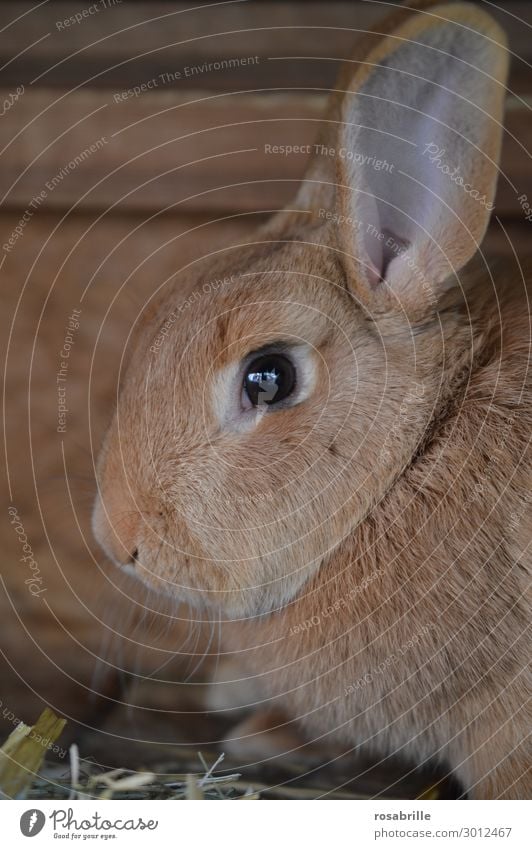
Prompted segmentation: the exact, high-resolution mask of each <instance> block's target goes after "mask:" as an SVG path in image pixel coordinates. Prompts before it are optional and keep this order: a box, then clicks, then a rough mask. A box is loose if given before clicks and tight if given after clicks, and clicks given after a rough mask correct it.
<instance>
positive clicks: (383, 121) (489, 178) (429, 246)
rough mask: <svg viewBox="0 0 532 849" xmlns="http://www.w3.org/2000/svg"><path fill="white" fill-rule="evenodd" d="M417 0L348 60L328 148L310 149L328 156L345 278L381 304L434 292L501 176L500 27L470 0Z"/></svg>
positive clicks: (465, 253) (408, 301) (477, 229)
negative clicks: (425, 0)
mask: <svg viewBox="0 0 532 849" xmlns="http://www.w3.org/2000/svg"><path fill="white" fill-rule="evenodd" d="M418 6H425V8H421V9H419V10H418V9H416V10H412V9H408V10H404V11H402V12H400V13H399V15H398V16H397V15H396V16H395V17H394V18H391V19H389V20H388V21H385V22H384V25H381V27H378V28H377V29H378V30H379V34H377V33H376V32H375V33H373V34H372V35H371V36H370V37H369V38H367V39H366V44H367V45H369V49H368V50H367V52H365V53H364V55H363V56H360V54H359V55H358V56H357V58H356V59H355V60H353V62H351V63H349V62H348V63H346V65H345V66H344V70H343V73H342V75H341V77H340V85H339V86H338V88H340V89H341V90H342V92H341V93H339V94H338V95H337V97H338V100H337V102H336V106H335V109H333V112H332V115H333V120H332V121H331V125H334V126H335V129H333V130H332V131H331V135H330V136H329V139H330V142H331V148H330V150H329V152H328V154H327V153H325V152H324V151H321V154H320V153H318V157H317V158H318V159H319V158H320V155H321V156H323V155H325V156H329V157H331V156H332V158H333V159H334V161H335V163H336V173H335V175H334V182H335V183H336V186H337V188H336V191H335V197H336V200H335V203H336V209H335V220H336V221H337V222H338V224H339V238H340V248H341V251H342V252H343V258H344V262H345V263H346V266H347V271H348V273H347V277H348V279H349V281H350V285H352V287H353V289H354V291H355V294H356V295H357V296H358V297H360V298H363V299H364V300H365V302H366V303H367V304H368V306H370V307H375V308H376V309H378V310H379V311H380V310H381V309H383V308H387V307H392V305H393V304H395V307H396V308H397V306H400V307H402V308H406V309H407V311H408V307H409V306H415V308H417V307H418V306H419V303H420V298H421V299H424V300H426V297H429V298H430V297H431V296H433V297H434V298H435V299H436V300H437V296H438V292H439V291H441V289H442V288H444V287H445V286H448V285H449V284H450V283H451V282H452V280H453V279H455V278H454V275H455V272H457V271H459V270H460V268H462V266H463V265H464V264H465V263H466V262H467V261H468V260H469V259H470V258H471V257H472V256H473V254H474V253H475V251H476V250H477V248H478V246H479V243H480V241H481V239H482V237H483V235H484V232H485V230H486V227H487V224H488V221H489V217H490V212H491V210H492V208H493V200H494V195H495V187H496V180H497V172H498V161H499V153H500V146H501V138H502V116H503V105H504V94H505V80H506V75H507V55H508V54H507V49H506V42H505V36H504V33H503V32H502V31H501V30H500V28H499V27H498V25H497V24H496V23H495V22H494V21H493V19H492V18H491V17H490V16H489V15H487V14H485V13H484V12H483V11H481V10H480V9H478V8H477V7H475V6H472V5H468V4H463V3H448V4H447V3H435V4H434V3H425V4H418ZM390 21H391V24H390ZM396 21H397V22H398V23H397V24H396V23H395V22H396ZM383 32H384V35H383V34H382V33H383ZM335 113H336V115H335ZM334 118H336V120H334ZM336 216H337V217H336Z"/></svg>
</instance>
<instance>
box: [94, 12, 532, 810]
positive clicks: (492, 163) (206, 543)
mask: <svg viewBox="0 0 532 849" xmlns="http://www.w3.org/2000/svg"><path fill="white" fill-rule="evenodd" d="M506 73H507V51H506V47H505V39H504V35H503V33H502V32H501V31H500V29H499V27H498V26H497V25H496V24H495V23H494V22H493V20H492V19H491V18H490V17H489V16H488V15H486V14H485V13H484V12H483V11H480V10H479V9H478V8H476V7H473V6H471V5H468V4H462V3H451V4H446V3H440V4H438V3H430V2H429V3H417V4H415V5H412V6H411V7H409V8H404V9H401V10H400V11H398V12H396V13H395V14H394V15H393V16H392V17H390V18H389V19H387V20H386V21H385V22H384V23H382V24H381V25H380V26H379V27H378V31H375V32H374V33H370V34H368V35H367V37H365V39H364V40H363V41H362V42H361V43H360V45H359V47H358V49H357V53H356V55H355V56H354V57H353V59H352V60H351V61H349V62H347V63H346V64H345V67H344V69H343V71H342V74H341V76H340V80H339V83H338V85H337V93H336V94H335V96H334V99H333V100H332V103H331V106H330V110H329V112H328V114H327V118H326V120H325V122H324V126H325V130H324V132H323V133H322V135H321V138H320V140H319V142H318V143H317V144H316V146H315V154H316V155H315V157H314V160H313V162H312V165H311V167H310V170H309V171H308V173H307V176H306V179H305V181H304V183H303V185H302V187H301V190H300V192H299V194H298V197H297V199H296V201H295V203H294V204H293V205H292V207H291V208H290V209H287V210H285V211H283V212H281V213H279V214H277V215H276V216H275V217H274V219H273V220H272V221H271V222H270V224H269V225H268V226H267V227H265V228H263V229H262V231H260V232H259V233H257V235H256V238H255V240H254V241H253V242H252V243H251V244H248V245H246V246H243V247H240V248H239V249H235V248H232V249H231V250H230V251H227V254H226V255H224V254H223V252H222V253H220V254H218V255H217V256H216V259H215V260H213V259H212V258H211V259H210V260H209V261H208V262H207V261H206V262H205V264H203V265H201V264H200V265H199V266H198V267H197V269H196V271H195V272H194V273H195V283H194V285H193V286H192V290H193V296H191V297H189V298H187V299H186V300H185V299H184V298H183V296H182V295H180V290H179V286H180V285H181V283H180V282H179V281H178V282H177V283H173V284H172V287H171V288H169V289H168V290H166V289H165V290H164V291H163V292H162V293H161V298H160V301H159V302H158V304H157V305H156V306H155V307H153V308H152V309H150V311H149V314H148V313H147V314H146V317H145V320H144V323H143V326H142V327H141V329H140V331H139V334H138V337H137V340H136V348H135V351H134V353H133V355H132V359H131V362H130V365H129V368H128V371H127V374H126V377H125V380H124V383H123V387H122V390H121V395H120V399H119V402H118V407H117V412H116V415H115V418H114V421H113V423H112V425H111V428H110V430H109V432H108V435H107V438H106V441H105V444H104V447H103V450H102V453H101V457H100V463H99V488H100V497H99V499H98V502H97V504H96V507H95V513H94V528H95V533H96V535H97V537H98V539H99V540H100V542H101V544H102V545H103V546H104V547H105V549H106V550H107V551H108V552H109V554H110V555H111V556H112V557H114V559H115V560H116V561H118V563H120V564H121V565H123V566H125V567H126V568H127V569H128V571H133V572H134V573H136V574H137V575H138V576H139V577H141V578H142V579H143V580H144V581H145V582H146V583H147V584H148V585H149V586H150V587H152V588H155V589H159V590H161V591H163V592H164V593H169V594H171V595H172V596H174V597H175V598H177V599H180V600H186V601H188V602H190V603H191V604H193V605H195V606H196V607H198V608H200V609H209V610H211V611H214V612H215V615H217V616H219V617H220V618H221V619H222V620H224V622H225V624H224V628H225V630H226V642H225V645H226V648H227V650H228V651H230V652H237V653H238V654H237V655H236V656H238V657H240V656H241V657H242V659H243V663H244V667H245V668H247V670H248V672H247V674H248V675H251V676H255V677H256V681H257V682H258V683H259V684H260V686H261V692H262V693H263V696H262V698H264V699H265V700H272V703H275V705H278V704H282V705H283V706H284V708H285V709H286V711H287V712H288V714H289V715H290V716H292V717H294V718H297V719H298V720H300V722H301V723H302V724H303V727H304V728H306V730H307V733H308V734H309V735H310V736H311V737H313V738H315V739H321V738H325V737H326V738H327V739H328V740H330V741H335V742H336V743H337V744H339V745H340V746H342V747H347V748H350V747H355V746H365V747H368V748H369V749H371V750H373V751H376V752H380V753H383V754H386V753H392V752H396V753H399V754H403V755H405V756H407V757H409V758H412V759H413V760H414V761H415V762H416V763H418V764H422V763H424V762H426V761H428V760H435V761H440V762H442V763H445V764H448V765H449V767H450V768H451V769H452V770H454V771H455V774H456V775H457V777H458V778H459V779H460V780H461V782H462V784H463V786H464V788H465V790H466V792H467V793H468V794H470V795H471V796H473V797H477V798H502V797H506V798H523V797H526V796H527V795H528V794H529V793H530V789H531V787H530V781H529V773H528V766H529V752H528V751H527V749H526V736H527V732H528V726H529V719H530V714H529V712H528V709H527V702H528V698H529V694H530V678H529V675H528V672H527V662H528V649H529V642H528V638H527V626H528V622H529V616H528V606H527V598H526V592H527V587H528V583H527V582H528V572H529V567H530V563H531V554H530V552H529V550H528V545H529V541H530V537H531V530H532V523H531V519H530V509H529V507H530V500H531V463H530V455H529V454H527V453H526V452H527V447H528V441H529V436H530V429H531V423H532V410H531V404H530V401H531V396H530V378H529V376H528V371H527V369H528V364H529V347H530V324H529V313H528V301H527V288H526V282H525V279H524V278H523V277H522V276H519V275H518V274H517V275H515V278H514V279H510V278H509V276H508V275H507V274H506V276H505V275H504V274H503V272H502V271H500V270H494V269H493V267H492V268H490V267H488V266H487V264H486V262H485V259H484V257H483V254H482V252H481V250H480V249H479V244H480V242H481V240H482V237H483V235H484V232H485V229H486V227H487V224H488V220H489V216H490V212H491V210H492V208H493V199H494V193H495V186H496V180H497V171H498V158H499V150H500V144H501V135H502V124H501V122H502V112H503V102H504V94H505V79H506ZM189 273H190V270H189Z"/></svg>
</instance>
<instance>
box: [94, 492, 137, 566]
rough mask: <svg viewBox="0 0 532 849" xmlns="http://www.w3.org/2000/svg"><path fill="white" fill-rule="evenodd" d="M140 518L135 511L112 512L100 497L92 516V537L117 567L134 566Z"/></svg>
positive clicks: (118, 510) (117, 510)
mask: <svg viewBox="0 0 532 849" xmlns="http://www.w3.org/2000/svg"><path fill="white" fill-rule="evenodd" d="M140 523H141V516H140V513H139V512H138V511H137V510H124V509H122V510H120V509H116V510H112V509H111V508H110V507H109V506H106V505H105V504H104V502H103V500H102V498H101V497H100V496H98V497H97V499H96V504H95V505H94V512H93V516H92V527H93V532H94V536H95V537H96V539H97V541H98V542H99V544H100V545H101V547H102V548H103V550H104V551H105V553H106V554H107V555H108V557H110V558H111V560H114V562H115V563H116V564H117V565H118V566H134V565H135V564H136V561H137V559H138V534H139V528H140Z"/></svg>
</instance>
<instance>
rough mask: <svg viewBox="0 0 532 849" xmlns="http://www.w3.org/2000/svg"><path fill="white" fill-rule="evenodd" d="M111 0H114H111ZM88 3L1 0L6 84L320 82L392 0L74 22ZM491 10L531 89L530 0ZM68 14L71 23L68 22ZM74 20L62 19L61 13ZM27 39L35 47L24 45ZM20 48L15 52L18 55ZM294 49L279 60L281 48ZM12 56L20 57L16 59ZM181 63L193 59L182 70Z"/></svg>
mask: <svg viewBox="0 0 532 849" xmlns="http://www.w3.org/2000/svg"><path fill="white" fill-rule="evenodd" d="M107 2H108V3H109V2H112V0H107ZM90 5H91V4H87V2H84V0H82V2H77V3H73V2H66V3H60V4H57V3H47V4H42V5H40V6H38V7H36V8H32V6H31V4H29V3H19V2H5V3H3V4H2V14H3V18H4V19H5V20H6V21H9V20H14V19H15V18H17V17H19V16H20V15H21V14H22V13H23V12H24V11H28V10H29V9H31V12H30V13H29V14H26V15H25V16H24V17H19V20H18V21H16V22H15V23H13V25H12V26H11V27H9V29H8V30H7V31H6V33H4V37H3V39H1V40H0V61H1V63H2V65H5V63H6V62H9V64H8V65H7V66H6V67H4V68H3V72H2V73H3V83H2V84H3V85H4V86H5V87H7V88H10V87H16V86H17V85H19V84H21V83H22V84H24V85H25V86H28V85H30V84H31V83H32V81H36V82H37V84H40V85H46V86H59V87H64V86H65V84H66V83H68V84H69V85H71V86H78V85H81V84H84V83H87V84H90V85H92V86H98V87H101V86H103V87H107V88H111V89H113V90H120V89H123V88H129V87H132V86H134V85H141V84H142V83H146V82H148V81H150V80H153V79H158V78H159V76H160V75H162V74H173V75H175V78H174V79H173V80H171V81H167V82H166V83H165V86H170V87H173V88H176V89H178V90H179V91H183V90H184V89H187V88H194V87H197V86H198V85H200V86H201V87H204V88H209V89H213V90H214V89H216V90H231V89H233V90H234V89H239V90H240V89H257V88H269V87H271V86H281V87H301V86H326V87H330V86H331V85H332V84H333V83H334V79H335V77H336V73H337V66H338V61H339V60H340V59H342V58H346V57H349V56H350V54H351V50H352V46H353V44H354V42H355V40H356V38H357V36H358V35H359V33H360V32H363V31H365V30H367V29H368V28H369V27H371V26H373V25H374V24H375V23H376V21H378V20H379V18H381V17H382V16H383V15H384V14H385V13H386V12H387V11H388V9H389V7H390V3H389V2H383V3H382V4H381V3H378V2H372V3H363V2H329V0H327V2H310V3H309V2H306V3H304V4H303V3H298V2H278V3H271V2H246V3H229V4H225V5H224V4H220V5H217V6H212V4H211V5H209V4H206V5H203V4H198V3H197V2H196V3H194V4H191V3H188V4H187V3H161V2H157V3H147V2H140V3H134V4H131V3H128V4H125V3H123V4H122V3H117V4H116V5H114V6H113V5H111V6H110V7H109V8H105V9H102V11H99V12H98V13H97V14H88V15H87V16H86V17H81V19H79V22H76V15H78V16H79V15H82V16H83V13H84V11H86V10H87V7H88V6H90ZM490 11H491V12H492V14H494V15H495V17H496V18H497V19H498V20H499V21H500V23H501V24H502V25H503V26H504V27H505V29H506V30H507V32H508V36H509V41H510V48H511V50H512V52H513V54H514V74H513V76H512V81H511V86H510V87H511V89H512V90H515V91H525V90H529V91H530V90H531V74H530V67H529V64H526V63H527V62H528V63H530V62H531V61H532V38H531V26H532V4H530V3H527V2H510V3H507V4H505V5H504V7H501V8H498V9H497V8H494V7H492V6H490ZM72 20H74V23H72ZM68 21H69V22H70V23H69V24H68V25H66V23H65V22H68ZM30 45H32V46H31V49H28V47H29V46H30ZM19 54H20V55H19ZM249 56H257V57H258V59H259V61H258V62H257V63H256V64H254V65H250V64H247V65H239V66H233V67H224V68H212V69H211V70H205V69H204V70H199V71H198V70H197V69H198V68H201V67H202V66H204V65H205V64H206V65H207V66H209V64H212V63H216V62H220V61H221V60H224V59H225V60H227V59H235V58H236V59H238V58H241V57H249ZM287 56H288V57H295V58H292V59H283V60H280V58H279V57H287ZM15 57H18V58H15ZM187 68H195V69H196V71H195V72H193V73H187V71H186V69H187Z"/></svg>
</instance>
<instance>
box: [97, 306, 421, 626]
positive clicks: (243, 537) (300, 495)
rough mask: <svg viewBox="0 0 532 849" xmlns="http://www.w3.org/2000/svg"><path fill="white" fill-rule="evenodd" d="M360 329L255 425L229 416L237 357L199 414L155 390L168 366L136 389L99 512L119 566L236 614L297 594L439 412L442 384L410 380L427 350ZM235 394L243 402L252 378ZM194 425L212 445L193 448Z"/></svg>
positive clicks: (332, 342)
mask: <svg viewBox="0 0 532 849" xmlns="http://www.w3.org/2000/svg"><path fill="white" fill-rule="evenodd" d="M272 318H273V317H272ZM349 323H351V326H347V325H349ZM344 324H345V323H344ZM353 325H354V326H353ZM346 329H347V330H349V337H348V335H347V333H345V331H344V330H342V332H338V333H337V334H336V335H335V334H332V335H329V336H326V337H325V341H324V342H322V344H316V345H315V346H314V351H315V354H314V357H315V363H314V364H313V381H311V382H310V383H309V385H311V389H310V391H309V394H308V396H307V397H305V399H304V400H303V401H302V402H301V403H297V404H295V406H293V407H292V408H288V409H283V410H281V411H279V412H270V411H267V412H265V413H264V414H263V415H262V416H261V417H260V419H258V420H257V421H256V422H255V423H254V424H253V425H252V426H249V427H247V428H245V429H239V428H236V427H235V426H234V422H233V419H232V418H231V416H227V415H226V410H227V407H228V397H230V396H228V394H227V389H228V387H229V388H231V385H232V384H233V383H234V374H235V373H236V371H237V370H238V369H237V368H236V367H234V366H233V364H230V365H228V366H224V367H222V368H221V370H218V371H217V370H216V369H213V370H211V375H210V377H209V372H208V371H207V374H206V376H205V379H204V392H203V393H199V392H198V393H197V395H196V398H195V399H194V398H192V397H190V398H189V399H188V400H189V403H190V406H191V407H193V416H195V420H193V418H192V415H191V412H192V411H191V410H190V408H189V411H188V413H187V415H186V416H184V415H183V413H186V412H187V408H186V407H185V405H184V403H181V404H180V403H178V402H177V401H176V400H175V399H174V398H173V397H172V396H173V394H172V393H171V392H170V393H169V392H166V393H165V395H164V396H160V397H158V398H157V397H156V398H153V399H152V398H151V392H152V391H155V392H156V393H158V391H159V389H158V384H159V379H158V373H157V364H156V366H154V372H153V373H152V379H153V386H151V387H150V391H149V393H148V394H147V393H146V390H139V387H138V386H136V385H132V386H130V385H129V384H128V385H126V387H125V389H124V393H123V396H122V398H121V399H120V403H119V409H118V413H117V418H116V421H115V423H114V425H113V427H112V429H111V431H110V434H109V436H108V440H107V446H106V448H105V449H104V452H103V455H102V461H101V471H100V490H101V498H100V500H99V502H98V504H97V506H96V509H95V530H96V533H97V534H98V535H99V537H100V539H101V540H102V541H103V543H104V545H106V547H107V549H108V550H109V551H110V552H111V554H112V556H114V558H115V560H117V561H119V562H121V563H123V564H126V565H128V564H129V568H135V569H136V572H137V574H138V576H139V578H141V579H143V580H144V581H145V582H146V583H147V584H149V585H150V586H153V587H155V586H156V587H157V588H158V589H160V590H162V591H165V592H168V593H171V594H174V595H176V596H177V597H178V598H180V599H186V600H188V601H191V602H193V603H195V604H200V605H202V604H205V605H208V606H214V607H216V608H222V609H223V610H225V611H226V612H227V613H229V614H231V615H250V614H256V613H264V612H267V611H271V610H276V609H279V608H280V607H282V606H283V605H284V604H286V603H287V602H288V601H290V600H291V599H293V598H294V596H295V595H296V594H297V593H298V592H299V591H300V590H301V588H302V587H303V585H304V584H305V582H306V581H308V580H309V578H310V577H311V576H313V575H314V574H315V573H316V571H317V570H318V569H319V567H320V565H321V564H322V563H324V562H325V561H327V560H328V559H329V558H330V557H331V555H332V554H333V552H334V551H335V549H336V547H337V546H338V544H339V543H340V542H341V541H342V540H343V539H344V538H345V536H346V535H347V534H348V533H349V532H350V531H351V530H352V529H353V528H354V527H355V526H356V524H357V523H358V522H359V521H360V520H361V519H362V518H363V517H364V516H365V515H366V514H367V512H368V511H369V510H370V509H371V507H372V506H373V505H374V504H375V503H376V501H377V500H378V499H379V498H380V497H382V495H383V494H384V492H385V491H386V489H387V487H388V486H389V485H390V482H391V480H392V479H393V478H394V477H395V476H396V475H397V466H396V463H395V462H394V463H390V462H389V459H390V458H389V454H390V450H392V451H393V452H394V460H396V458H397V457H400V458H401V463H403V462H408V460H409V459H410V458H411V456H412V455H413V453H414V451H415V448H416V445H417V444H418V442H419V440H420V438H421V435H422V433H423V430H424V428H425V425H426V422H427V420H428V418H429V412H430V408H431V400H430V399H431V392H430V391H429V390H428V389H427V388H426V386H428V385H429V384H428V383H421V382H416V381H415V380H414V378H413V376H412V378H411V379H410V380H409V382H408V384H407V386H406V389H405V387H404V382H405V370H406V369H407V368H413V358H409V357H408V356H406V355H405V354H404V352H403V353H401V354H400V353H399V351H398V350H397V346H396V344H395V343H394V344H392V343H390V342H389V341H388V342H387V341H386V340H385V339H379V340H374V339H373V338H372V336H371V334H369V333H368V331H367V330H365V331H364V330H363V328H362V327H361V326H360V324H359V323H358V322H357V321H354V320H353V318H351V319H350V320H349V321H348V322H347V324H346ZM318 335H319V334H318ZM350 337H351V338H353V339H354V340H355V341H354V342H353V343H351V342H349V344H348V343H347V342H346V340H347V339H349V338H350ZM315 341H316V343H318V342H319V340H318V339H315ZM431 344H432V343H431ZM422 349H423V344H422V343H421V342H419V344H418V350H417V353H418V372H419V358H420V351H422ZM386 363H387V368H385V364H386ZM307 365H308V363H307ZM431 368H432V366H431ZM314 371H315V375H314ZM384 374H385V375H386V376H385V379H383V375H384ZM420 380H421V378H420ZM220 382H221V385H220ZM178 383H179V385H181V382H179V381H178ZM231 392H232V397H233V399H234V402H235V403H238V398H239V393H240V385H235V386H233V388H232V389H231ZM220 397H221V398H222V401H220ZM144 398H147V399H148V400H147V403H146V402H143V400H142V399H144ZM405 402H406V406H405ZM144 404H145V407H146V409H147V410H150V415H146V409H144V410H143V406H144ZM165 405H166V406H165ZM156 408H157V409H158V412H157V415H155V414H154V410H155V409H156ZM407 413H408V415H407ZM122 421H123V422H125V423H126V424H127V438H123V439H122V440H121V439H120V422H122ZM131 421H135V422H136V423H137V426H138V427H139V432H138V437H139V439H140V441H139V442H138V443H137V440H136V438H135V434H132V433H131V431H130V425H129V423H130V422H131ZM394 422H395V423H396V426H395V431H394V440H395V441H394V444H393V445H387V443H389V441H390V432H391V428H392V425H393V423H394ZM142 423H143V424H142ZM169 423H171V428H172V430H171V431H169V430H168V425H169ZM397 423H398V424H397ZM162 425H163V426H162ZM192 433H196V434H197V433H203V434H204V436H205V441H204V442H202V443H201V444H198V445H194V444H192V439H191V438H190V440H189V439H188V438H187V436H190V435H191V434H192ZM143 444H144V445H145V446H147V447H149V450H148V451H146V449H144V451H143ZM148 455H151V460H150V459H149V456H148ZM150 493H151V495H150ZM133 556H134V563H133V562H132V561H133Z"/></svg>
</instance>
